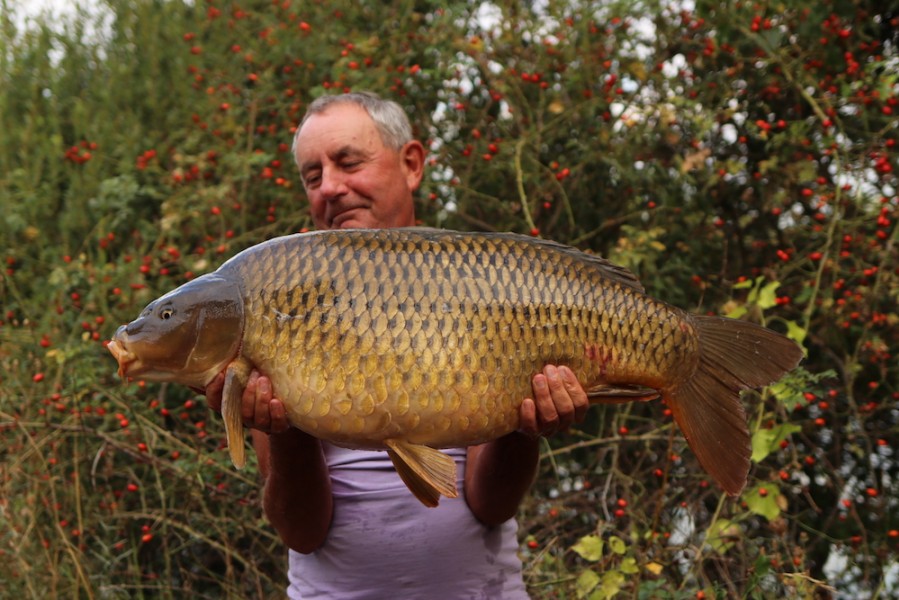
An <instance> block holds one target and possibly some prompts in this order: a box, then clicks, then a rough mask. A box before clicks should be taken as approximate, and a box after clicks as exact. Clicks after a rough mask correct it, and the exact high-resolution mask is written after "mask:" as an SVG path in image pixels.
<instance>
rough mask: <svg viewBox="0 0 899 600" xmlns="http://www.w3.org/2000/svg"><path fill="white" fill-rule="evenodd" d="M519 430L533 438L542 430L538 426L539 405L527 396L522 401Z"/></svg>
mask: <svg viewBox="0 0 899 600" xmlns="http://www.w3.org/2000/svg"><path fill="white" fill-rule="evenodd" d="M518 430H519V431H521V432H522V433H524V434H525V435H527V436H529V437H532V438H536V437H538V436H539V435H540V430H539V429H538V428H537V406H536V405H535V404H534V400H533V399H531V398H525V399H524V401H523V402H522V403H521V408H520V409H519V424H518Z"/></svg>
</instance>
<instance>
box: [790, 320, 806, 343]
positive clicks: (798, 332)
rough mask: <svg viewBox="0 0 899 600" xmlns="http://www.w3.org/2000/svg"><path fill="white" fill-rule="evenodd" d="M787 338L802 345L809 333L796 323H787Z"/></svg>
mask: <svg viewBox="0 0 899 600" xmlns="http://www.w3.org/2000/svg"><path fill="white" fill-rule="evenodd" d="M786 323H787V337H788V338H790V339H791V340H794V341H795V342H797V343H799V344H801V343H802V342H804V341H805V336H806V334H808V331H806V329H805V328H804V327H802V326H800V325H799V323H797V322H796V321H787V322H786Z"/></svg>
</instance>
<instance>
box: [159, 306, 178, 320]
mask: <svg viewBox="0 0 899 600" xmlns="http://www.w3.org/2000/svg"><path fill="white" fill-rule="evenodd" d="M174 314H175V309H173V308H172V307H170V306H167V307H165V308H163V309H162V310H160V311H159V318H160V319H162V320H164V321H165V320H168V319H171V318H172V315H174Z"/></svg>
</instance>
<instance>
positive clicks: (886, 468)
mask: <svg viewBox="0 0 899 600" xmlns="http://www.w3.org/2000/svg"><path fill="white" fill-rule="evenodd" d="M2 6H3V9H4V10H3V11H2V13H0V43H2V52H0V127H2V131H3V134H2V135H0V190H2V193H0V209H2V216H0V236H2V240H3V248H2V253H3V255H2V260H3V261H4V264H3V267H2V268H3V271H2V278H0V293H2V298H3V307H2V313H0V343H2V345H0V439H2V444H0V457H2V462H0V559H2V560H0V577H2V580H3V581H4V590H5V593H7V594H9V595H10V597H47V596H50V597H56V596H66V597H75V598H81V597H85V598H95V597H125V596H127V597H151V596H152V597H173V598H175V597H177V598H180V597H183V596H184V595H185V594H186V593H191V594H195V595H196V596H197V597H209V598H220V597H277V596H278V595H279V594H280V593H281V590H282V589H283V586H284V582H285V580H286V578H285V574H284V569H285V566H286V553H285V549H284V548H283V546H282V545H281V544H280V542H279V540H278V539H277V536H276V535H275V534H274V532H273V531H272V530H271V528H270V527H269V526H268V524H267V523H266V521H265V519H264V517H263V516H262V513H261V509H260V506H259V502H258V500H259V487H258V481H257V480H256V476H255V474H254V473H255V469H254V468H252V466H251V468H250V469H248V470H247V471H244V472H236V471H235V470H234V469H233V468H232V467H231V466H230V464H229V463H228V460H227V453H226V452H224V451H223V443H224V435H223V428H222V426H221V424H220V419H219V418H218V416H217V415H214V414H212V413H211V412H210V411H209V410H208V409H207V408H206V405H205V402H204V400H203V398H202V397H197V396H196V395H195V394H193V393H192V392H191V391H190V390H187V389H186V388H181V387H178V386H170V385H169V386H167V385H157V384H144V383H143V382H140V381H138V382H134V383H130V384H123V383H121V382H120V381H119V380H118V379H117V377H116V375H115V364H114V362H113V361H112V359H111V357H110V356H109V355H108V354H107V353H106V351H105V349H104V341H105V340H107V339H108V338H109V337H110V335H111V334H112V332H113V331H114V329H115V328H116V327H117V326H118V325H119V324H121V323H123V322H126V321H128V320H130V319H131V318H133V317H134V316H135V315H136V314H137V311H138V310H139V309H140V308H141V307H142V306H143V305H144V304H145V303H146V302H148V301H149V300H151V299H152V298H154V297H156V296H157V295H159V294H160V293H162V292H165V291H167V290H169V289H171V288H173V287H175V286H176V285H178V284H180V283H182V282H184V281H185V280H187V279H189V278H191V277H193V276H194V275H196V274H200V273H202V272H206V271H208V270H211V269H213V268H215V267H216V266H217V265H218V264H219V263H220V262H222V261H223V260H224V259H226V258H227V257H228V256H231V255H232V254H234V253H236V252H237V251H239V250H241V249H243V248H245V247H247V246H249V245H251V244H254V243H257V242H259V241H262V240H264V239H267V238H270V237H272V236H276V235H282V234H286V233H291V232H295V231H299V230H302V229H304V228H306V227H308V226H309V225H310V223H309V220H308V217H307V214H306V205H305V199H304V197H303V193H302V189H301V186H300V185H299V180H298V177H297V176H296V174H295V167H294V165H293V161H292V157H291V154H290V142H291V137H292V133H293V131H294V127H295V126H296V124H297V122H298V120H299V119H300V118H301V116H302V114H303V111H304V109H305V106H306V105H307V104H308V103H309V102H310V101H311V100H312V99H314V98H315V97H317V96H319V95H322V94H331V93H340V92H342V91H345V90H360V89H369V90H374V91H377V92H379V93H381V94H382V95H384V96H387V97H390V98H393V99H395V100H397V101H399V102H400V103H401V104H403V105H404V106H405V107H406V108H407V109H408V111H409V114H410V116H411V118H412V120H413V122H414V124H415V127H416V134H417V135H418V136H419V137H420V138H421V139H422V140H424V141H426V143H427V147H428V149H429V165H428V168H429V170H428V175H427V178H426V181H425V183H424V186H423V189H422V191H421V194H420V197H419V198H418V214H419V217H420V218H421V220H422V222H423V223H425V224H428V225H435V226H441V227H449V228H456V229H475V230H485V231H489V230H512V231H519V232H522V233H530V234H531V235H539V236H543V237H547V238H551V239H556V240H559V241H564V242H569V243H571V244H574V245H576V246H578V247H580V248H584V249H589V250H593V251H596V252H599V253H601V254H604V255H606V256H608V257H610V258H611V259H612V260H613V261H615V262H617V263H620V264H622V265H625V266H627V267H628V268H630V269H632V270H633V271H634V272H635V273H637V274H638V275H639V277H640V278H641V280H642V281H643V282H644V284H645V286H646V288H647V290H648V291H649V292H650V293H651V294H653V295H655V296H657V297H659V298H662V299H664V300H666V301H668V302H671V303H673V304H675V305H678V306H681V307H683V308H687V309H690V310H693V311H698V312H707V313H711V314H724V315H728V316H732V317H737V318H746V319H750V320H753V321H756V322H761V323H764V324H766V325H768V326H770V327H772V328H775V329H778V330H780V331H783V332H784V333H787V334H788V335H790V336H791V337H793V338H794V339H796V340H797V341H799V342H800V343H802V344H803V346H804V348H805V349H806V351H807V358H806V360H805V361H804V362H803V364H802V366H801V367H800V368H799V369H797V370H796V371H795V372H794V373H792V374H791V375H789V376H788V377H787V378H785V379H784V380H783V381H782V382H780V383H779V384H777V385H775V386H772V387H771V388H769V389H766V390H764V391H762V392H761V393H755V392H753V393H747V394H745V400H746V406H747V411H748V414H749V420H750V427H751V430H752V432H753V461H754V463H753V469H752V472H751V475H750V481H749V483H748V485H747V489H746V491H745V492H744V493H743V495H742V496H740V497H739V498H737V499H729V498H727V497H726V496H724V495H723V494H722V492H721V491H720V490H719V489H718V488H717V487H716V486H715V484H714V483H713V482H710V481H708V480H707V479H706V477H705V474H704V473H703V471H702V470H701V468H700V467H699V465H698V463H697V462H696V460H695V458H694V457H693V455H692V454H691V452H690V450H689V449H688V448H687V447H686V443H685V442H684V440H683V437H682V436H681V434H680V433H679V431H678V430H677V428H676V426H675V425H673V422H672V420H671V418H670V416H669V415H668V414H667V412H666V410H665V407H664V406H663V405H661V404H660V403H649V404H646V405H643V404H641V405H619V406H612V407H597V408H594V409H592V410H591V412H590V415H589V417H588V419H587V421H586V422H585V423H584V424H582V425H581V426H580V427H578V428H577V429H576V430H574V431H572V432H570V433H569V434H567V435H564V436H557V437H556V438H553V439H552V440H551V441H550V442H549V443H547V444H545V448H544V459H543V461H542V463H541V464H542V472H541V474H540V476H539V478H538V480H537V482H536V484H535V486H534V490H533V493H532V494H531V495H530V497H529V499H528V501H527V503H526V506H524V507H523V509H522V513H521V515H520V522H521V527H522V530H521V535H522V555H523V556H524V558H525V564H526V578H527V582H528V585H529V586H530V590H531V592H532V594H533V595H534V597H537V598H611V597H615V596H616V595H619V594H620V595H622V596H627V597H635V598H637V597H639V598H649V597H653V598H702V597H704V598H712V597H719V598H724V597H751V598H763V597H775V596H780V595H789V596H802V597H831V596H836V597H871V598H873V597H899V591H897V586H896V582H895V579H896V571H897V569H899V566H897V550H899V515H897V503H896V500H895V498H896V497H897V480H899V464H897V462H896V460H895V451H894V448H897V447H899V411H897V409H896V407H897V400H899V373H897V370H899V367H897V360H896V357H897V355H899V327H897V321H899V310H897V298H899V280H897V277H899V259H897V258H899V257H897V254H899V252H897V238H899V227H897V224H896V223H897V221H899V199H897V189H896V186H897V182H896V174H895V172H894V171H895V169H896V168H897V149H896V140H897V138H899V130H897V125H899V119H897V114H899V82H897V76H899V68H897V67H899V56H897V52H896V43H897V25H899V16H897V15H899V5H897V4H896V2H891V3H883V2H872V1H865V0H856V1H849V0H830V1H828V0H825V1H823V2H808V1H805V2H803V1H799V0H795V1H794V0H788V1H786V2H780V3H769V2H746V1H731V2H723V3H721V2H709V1H706V0H697V2H695V4H694V5H689V4H687V3H665V2H655V1H644V2H623V1H617V2H616V1H612V0H610V1H607V2H602V3H595V2H579V1H576V0H567V1H551V2H546V3H530V2H512V1H502V2H496V3H480V4H472V3H467V2H442V3H437V2H430V1H428V0H419V1H418V2H396V3H392V4H391V3H387V4H385V3H379V2H369V1H367V0H363V1H361V2H360V1H353V2H350V1H347V0H333V1H330V0H329V1H327V2H325V1H323V0H318V1H310V2H299V1H297V0H281V1H278V0H275V1H271V2H270V1H265V2H263V1H259V0H257V1H251V0H245V1H242V2H241V1H237V2H221V1H209V0H204V1H198V2H181V1H177V0H137V1H133V2H125V1H124V0H107V1H106V2H105V3H103V4H102V5H101V6H100V7H99V8H97V9H96V10H92V11H75V12H74V13H72V15H71V16H69V17H67V18H65V19H61V20H60V19H51V18H50V17H49V16H44V17H37V18H33V19H31V20H29V21H27V23H26V24H25V25H24V26H23V24H22V21H21V20H14V19H13V18H12V16H13V15H15V14H17V12H16V11H17V10H18V6H17V4H16V3H10V2H8V1H7V2H4V3H3V4H2Z"/></svg>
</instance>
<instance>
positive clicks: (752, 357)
mask: <svg viewBox="0 0 899 600" xmlns="http://www.w3.org/2000/svg"><path fill="white" fill-rule="evenodd" d="M691 318H692V319H693V326H694V327H695V328H696V331H697V334H698V337H699V352H700V357H699V364H698V366H697V367H696V371H695V372H694V373H693V375H692V376H691V377H690V378H689V379H687V380H686V381H683V382H680V383H679V384H677V385H675V386H672V387H671V388H669V389H664V390H662V397H663V398H664V399H665V400H666V402H667V403H668V406H669V408H671V411H672V412H673V413H674V418H675V420H676V421H677V424H678V425H679V426H680V428H681V431H683V433H684V437H686V438H687V442H688V443H689V444H690V448H692V450H693V452H694V453H695V454H696V456H697V458H698V459H699V462H700V464H701V465H702V466H703V468H704V469H705V470H706V471H708V473H709V474H710V475H711V476H712V477H713V478H714V479H715V481H717V482H718V483H719V485H721V487H722V488H724V491H725V492H727V493H728V494H729V495H731V496H736V495H738V494H739V493H740V492H741V491H743V487H744V486H745V485H746V478H747V476H748V474H749V457H750V455H751V447H750V446H751V445H750V439H749V429H748V427H747V425H746V413H745V412H744V410H743V405H742V403H741V402H740V391H741V390H744V389H747V388H756V387H761V386H764V385H768V384H770V383H773V382H775V381H777V380H778V379H780V378H781V376H782V375H783V374H784V373H786V372H788V371H790V370H791V369H793V367H795V366H796V365H797V364H799V361H800V360H801V359H802V356H803V352H802V348H801V347H800V346H799V345H798V344H796V343H795V342H793V341H792V340H790V339H788V338H786V337H784V336H782V335H780V334H779V333H776V332H774V331H771V330H770V329H765V328H764V327H760V326H758V325H754V324H752V323H747V322H746V321H737V320H734V319H726V318H723V317H707V316H699V315H691Z"/></svg>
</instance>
